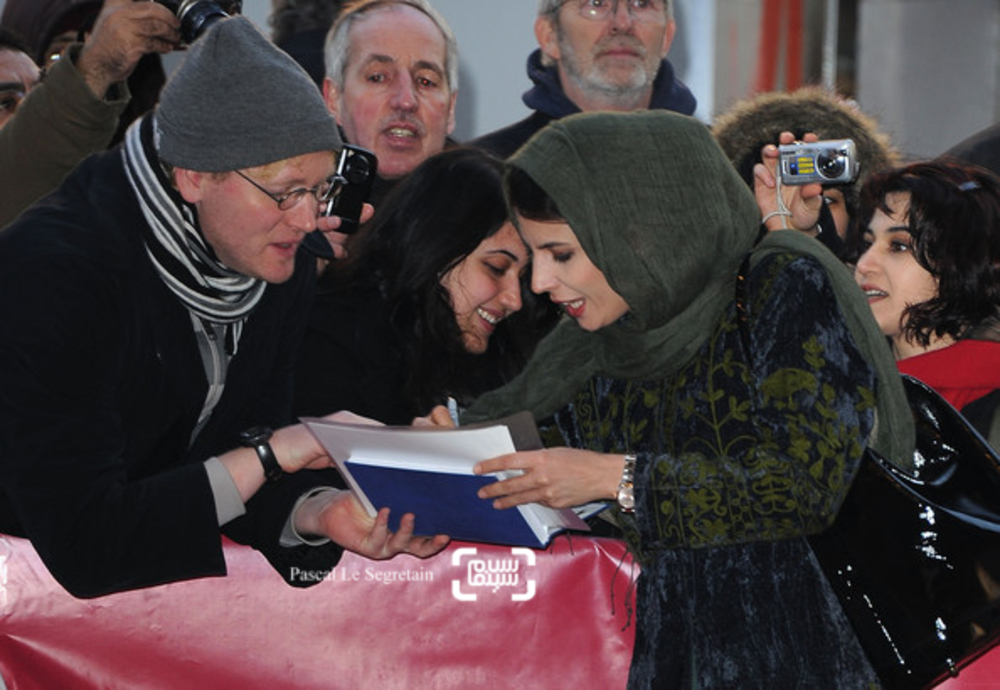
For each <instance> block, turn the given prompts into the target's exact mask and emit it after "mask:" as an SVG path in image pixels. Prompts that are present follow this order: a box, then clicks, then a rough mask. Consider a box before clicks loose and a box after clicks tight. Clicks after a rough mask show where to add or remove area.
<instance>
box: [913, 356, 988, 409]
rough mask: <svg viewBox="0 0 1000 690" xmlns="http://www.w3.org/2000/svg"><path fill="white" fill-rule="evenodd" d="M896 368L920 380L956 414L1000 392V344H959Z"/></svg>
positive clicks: (916, 357)
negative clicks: (980, 399)
mask: <svg viewBox="0 0 1000 690" xmlns="http://www.w3.org/2000/svg"><path fill="white" fill-rule="evenodd" d="M896 365H897V366H898V367H899V371H900V373H903V374H909V375H910V376H913V377H914V378H918V379H920V380H921V381H923V382H924V383H926V384H927V385H928V386H930V387H931V388H933V389H934V390H936V391H937V392H938V393H940V394H941V396H942V397H943V398H944V399H945V400H947V401H948V402H950V403H951V404H952V405H953V406H954V407H955V408H956V409H958V410H961V409H962V408H963V407H965V406H966V405H968V404H969V403H970V402H972V401H973V400H978V399H979V398H981V397H983V396H984V395H986V394H987V393H991V392H992V391H994V390H996V389H997V388H1000V342H993V341H990V340H959V341H958V342H957V343H955V344H954V345H949V346H948V347H946V348H942V349H940V350H934V351H932V352H926V353H924V354H922V355H915V356H913V357H907V358H906V359H901V360H899V361H898V362H896Z"/></svg>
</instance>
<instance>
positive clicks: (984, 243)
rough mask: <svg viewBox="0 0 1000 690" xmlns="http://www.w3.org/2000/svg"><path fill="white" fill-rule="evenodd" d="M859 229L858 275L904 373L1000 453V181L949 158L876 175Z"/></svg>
mask: <svg viewBox="0 0 1000 690" xmlns="http://www.w3.org/2000/svg"><path fill="white" fill-rule="evenodd" d="M858 231H859V232H858V234H859V235H861V236H862V240H861V244H860V246H859V247H858V248H857V250H856V251H857V253H858V254H860V256H859V258H858V260H857V266H856V268H855V278H856V280H857V282H858V284H859V285H860V286H861V288H862V289H863V290H864V291H865V294H866V295H867V297H868V302H869V304H870V305H871V308H872V312H873V313H874V315H875V319H876V321H878V323H879V326H880V327H881V329H882V333H884V334H885V335H886V336H887V337H888V338H889V340H890V343H891V344H892V351H893V354H894V355H895V357H896V360H897V365H898V366H899V369H900V371H901V372H903V373H904V374H910V375H912V376H915V377H916V378H918V379H921V380H922V381H924V382H925V383H927V384H928V385H929V386H931V387H932V388H934V389H935V390H937V391H938V392H939V393H940V394H941V395H942V396H943V397H944V398H945V399H946V400H948V401H949V402H950V403H951V404H952V405H954V406H955V407H956V408H958V409H959V410H960V411H962V412H963V413H964V414H965V415H966V416H967V417H968V418H969V420H970V421H971V422H972V423H973V424H974V425H975V426H976V427H977V428H978V429H979V430H980V431H981V432H982V433H983V434H984V435H987V436H989V437H990V441H991V442H992V443H993V445H994V447H1000V423H998V425H997V427H998V428H997V431H994V432H993V433H991V427H992V426H993V424H992V422H993V417H994V410H996V409H997V403H998V402H1000V393H997V392H996V391H997V389H1000V179H998V178H997V177H996V176H994V175H992V174H991V173H990V172H989V171H987V170H984V169H981V168H977V167H974V166H966V165H964V164H962V163H958V162H949V161H934V162H927V163H915V164H912V165H909V166H906V167H903V168H897V169H895V170H891V171H888V172H885V173H882V174H880V175H875V176H874V177H872V178H871V179H870V180H869V181H868V183H867V184H866V185H865V187H864V189H863V190H862V196H861V216H860V223H859V228H858Z"/></svg>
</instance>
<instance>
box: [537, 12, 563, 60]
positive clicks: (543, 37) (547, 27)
mask: <svg viewBox="0 0 1000 690" xmlns="http://www.w3.org/2000/svg"><path fill="white" fill-rule="evenodd" d="M535 39H536V40H537V41H538V47H539V48H541V49H542V54H543V55H545V56H546V57H548V58H549V59H550V60H553V61H558V60H559V59H560V58H561V57H562V55H560V53H559V36H558V35H557V32H556V26H555V22H554V20H553V19H552V17H551V16H549V15H545V16H543V17H538V18H537V19H535Z"/></svg>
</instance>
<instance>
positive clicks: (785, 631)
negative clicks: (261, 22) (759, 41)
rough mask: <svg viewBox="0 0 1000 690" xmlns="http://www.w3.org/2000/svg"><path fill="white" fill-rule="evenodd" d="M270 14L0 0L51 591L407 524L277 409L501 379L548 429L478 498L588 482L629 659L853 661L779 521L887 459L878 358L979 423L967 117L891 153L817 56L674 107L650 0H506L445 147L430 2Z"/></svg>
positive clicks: (289, 563)
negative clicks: (361, 167)
mask: <svg viewBox="0 0 1000 690" xmlns="http://www.w3.org/2000/svg"><path fill="white" fill-rule="evenodd" d="M272 26H273V29H274V33H273V35H271V36H268V35H266V34H265V33H264V31H262V30H261V28H259V27H256V26H255V25H254V24H253V23H252V22H251V21H250V20H248V19H246V18H245V17H242V16H238V15H234V16H231V17H226V18H222V19H219V20H218V21H213V22H211V23H210V24H209V25H207V26H205V27H204V29H203V30H202V33H201V35H200V36H198V37H197V38H196V39H195V40H193V41H191V43H190V45H188V46H185V54H184V57H183V59H182V61H181V63H180V66H179V67H178V68H177V69H176V70H175V71H174V72H173V73H172V74H171V75H170V76H169V78H168V79H165V80H164V79H162V78H161V76H162V70H161V69H160V70H158V69H157V68H156V66H155V65H154V66H153V67H152V68H149V69H145V68H142V67H141V66H142V65H143V64H148V63H149V62H150V61H151V60H152V61H154V62H155V61H156V60H158V56H159V55H161V54H164V53H167V52H170V51H172V50H175V49H177V48H178V47H179V45H180V44H181V42H182V41H181V36H180V30H181V25H180V21H179V20H178V17H177V16H175V14H174V12H173V11H172V10H171V9H169V8H168V7H167V6H165V5H164V4H161V3H156V2H151V3H145V2H144V3H139V2H131V0H104V2H103V3H101V2H96V1H92V0H91V1H87V0H61V1H60V0H49V2H48V3H39V2H38V0H7V2H6V4H5V7H4V12H3V16H2V18H0V188H2V189H3V193H2V195H0V226H2V229H0V319H2V320H3V322H4V323H5V324H7V325H8V327H7V328H5V329H3V331H2V334H0V382H2V383H0V532H4V533H8V534H15V535H22V536H26V537H27V538H29V539H30V540H31V542H32V544H33V545H34V547H35V548H36V549H37V551H38V553H39V555H40V556H41V558H42V559H43V561H44V562H45V564H46V566H47V567H48V568H49V569H50V571H51V572H52V574H53V575H54V576H55V577H56V579H57V580H58V581H59V582H60V584H62V585H63V586H64V587H65V588H66V589H67V590H68V591H70V592H71V593H72V594H74V595H76V596H80V597H91V596H100V595H103V594H107V593H111V592H117V591H122V590H127V589H135V588H141V587H148V586H151V585H155V584H159V583H164V582H171V581H177V580H183V579H188V578H196V577H204V576H209V575H216V574H221V573H223V572H224V571H225V563H224V560H223V558H222V545H221V541H220V534H224V535H226V536H228V537H230V538H232V539H234V540H236V541H237V542H240V543H244V544H248V545H251V546H253V547H254V548H255V549H257V550H259V551H260V552H261V553H262V554H263V555H264V556H265V557H266V558H267V559H268V561H270V562H271V563H272V565H273V566H274V568H275V569H276V570H277V571H278V572H279V573H280V574H281V575H282V576H283V577H284V578H285V579H286V580H287V581H288V582H289V583H290V584H293V585H297V586H304V585H305V584H312V583H303V582H301V581H295V579H294V578H293V577H292V572H294V571H298V570H301V569H304V568H310V569H313V570H325V571H329V570H330V569H331V568H333V567H335V565H336V563H337V561H338V559H339V558H340V556H341V554H342V553H343V552H344V551H345V550H350V551H353V552H356V553H358V554H361V555H363V556H366V557H368V558H373V559H385V558H392V557H394V556H396V555H398V554H404V553H405V554H411V555H414V556H418V557H431V556H433V555H435V554H437V553H438V552H440V551H441V550H442V549H443V548H445V546H446V545H447V543H448V535H425V534H422V533H421V532H420V530H419V524H420V516H419V515H412V514H408V515H406V516H404V517H403V519H402V520H401V521H400V522H399V528H398V530H397V531H395V532H393V531H390V530H389V527H388V525H389V510H388V509H387V508H382V509H381V510H379V512H378V514H377V515H375V516H371V515H369V514H368V513H367V512H366V511H365V509H364V508H363V507H362V506H361V504H360V503H359V502H358V500H357V499H356V498H355V497H354V495H353V494H352V493H351V492H350V491H349V490H348V489H347V488H345V485H344V482H343V481H342V479H341V477H340V476H339V475H338V473H337V472H336V471H335V470H334V469H333V468H332V461H331V458H329V457H328V456H327V455H326V454H325V452H324V451H323V449H322V447H321V446H320V445H319V444H318V443H317V441H316V440H315V439H314V438H313V436H312V435H311V434H310V433H309V432H308V430H307V429H306V428H305V427H304V426H303V425H301V424H298V423H296V419H297V418H299V417H300V416H323V415H330V416H331V417H332V418H334V419H347V420H351V421H364V422H366V423H387V424H410V423H413V424H422V425H438V426H452V425H454V424H455V412H456V410H455V409H454V405H455V403H457V405H458V407H459V417H460V420H461V422H462V423H463V424H464V423H466V422H478V421H485V420H489V419H493V418H499V417H503V416H506V415H509V414H513V413H515V412H518V411H520V410H524V409H527V410H530V411H531V412H532V413H533V415H534V416H535V419H536V422H537V423H538V426H539V429H540V431H541V433H542V437H543V439H544V440H545V446H546V447H545V448H544V449H541V450H535V451H524V452H519V453H514V454H512V455H507V456H503V457H500V458H490V459H484V460H483V462H481V463H480V464H479V465H478V466H477V472H480V473H492V472H500V471H507V470H517V471H519V472H518V473H517V474H516V475H515V476H513V477H510V478H507V479H504V480H501V481H497V482H494V483H492V484H489V485H487V486H486V487H485V488H483V489H482V490H481V491H480V493H479V497H480V498H481V499H482V500H484V501H492V503H493V505H494V507H495V508H496V509H497V510H506V509H510V508H512V507H514V506H517V505H521V504H525V503H541V504H543V505H547V506H549V507H552V508H566V507H573V506H577V505H581V504H585V503H591V502H605V503H606V504H607V506H608V509H607V510H606V511H605V515H604V518H603V520H604V522H606V523H608V524H610V525H611V529H612V530H613V532H612V533H613V534H615V535H616V536H620V537H622V538H623V539H625V540H626V541H627V543H628V545H629V547H630V549H631V550H632V552H633V554H635V556H636V558H637V559H638V561H639V562H640V563H641V565H642V571H641V575H640V576H639V580H638V584H637V590H636V611H637V618H636V626H637V627H636V643H635V650H634V655H633V661H632V667H631V672H630V678H629V683H630V686H631V687H636V688H639V687H656V688H659V687H680V686H688V685H691V686H695V687H698V686H702V685H705V686H723V687H727V686H732V685H734V684H736V683H738V681H740V680H741V679H747V678H753V679H755V681H757V682H759V683H760V684H762V685H763V684H767V685H771V686H778V687H783V686H785V685H788V684H793V685H799V686H802V685H808V686H810V687H811V686H824V685H829V684H830V682H831V679H836V685H838V686H840V687H860V686H866V685H869V684H871V683H877V682H878V679H877V677H876V676H875V674H874V672H873V670H872V667H871V665H870V664H869V662H868V660H867V659H866V657H865V653H864V650H863V649H862V647H861V645H860V643H859V641H858V638H857V636H856V635H855V633H854V632H853V630H852V628H851V626H850V624H849V622H848V621H847V619H846V617H845V614H844V612H843V611H842V610H841V609H840V607H839V604H838V600H837V598H836V595H835V594H834V592H833V590H832V589H831V587H830V585H829V583H828V582H827V579H826V577H825V576H824V574H823V572H822V569H821V567H820V565H819V563H818V561H817V559H816V557H815V556H814V555H813V554H812V552H811V550H810V546H809V542H808V537H809V536H810V535H813V534H816V533H819V532H822V531H823V530H824V529H825V528H826V527H828V526H829V525H830V524H831V522H832V521H833V520H834V519H835V517H836V514H837V510H838V508H839V506H840V505H841V503H842V502H843V499H844V496H845V495H846V493H847V491H848V490H849V489H850V487H851V483H852V479H853V477H854V476H855V473H856V472H857V470H858V467H859V464H860V463H861V462H862V459H863V456H864V453H865V451H866V449H872V450H875V451H877V452H878V453H879V454H880V455H881V456H883V457H885V458H887V459H888V460H889V461H890V462H892V463H893V464H894V465H896V466H897V468H898V469H899V470H900V471H903V472H907V471H910V470H912V469H913V462H914V460H913V452H914V443H915V441H914V431H913V422H912V417H911V415H910V410H909V407H908V403H907V399H906V394H905V391H904V388H903V385H902V381H901V378H900V376H899V373H900V372H903V373H906V374H910V375H912V376H914V377H916V378H919V379H921V380H922V381H924V382H926V383H927V384H929V385H930V386H931V387H932V388H934V389H935V390H937V391H939V392H940V393H941V394H942V395H943V396H944V397H945V398H946V399H947V400H948V401H949V402H950V403H951V404H952V405H954V406H955V407H956V408H957V409H958V410H960V411H961V412H962V413H963V414H964V415H965V416H966V417H967V418H968V419H969V421H970V422H971V423H972V424H973V425H974V426H975V427H976V428H977V429H978V430H979V431H980V432H981V433H982V434H983V436H984V437H986V438H987V439H989V441H990V442H991V443H993V445H994V446H995V447H998V448H1000V411H998V405H997V402H998V401H1000V375H998V374H997V372H998V371H1000V366H998V365H1000V314H998V309H1000V177H998V175H1000V160H998V155H997V152H998V149H1000V144H998V142H1000V132H998V130H997V128H996V127H993V128H991V129H989V130H987V131H985V132H982V133H976V134H974V135H972V136H970V138H969V139H968V140H967V141H965V142H963V143H962V144H960V145H958V146H957V147H955V148H953V149H952V150H950V151H947V152H946V153H943V155H942V156H941V157H939V158H937V159H935V160H927V161H906V160H904V157H903V156H902V154H901V153H900V152H899V151H897V150H896V149H895V148H894V146H893V144H892V142H891V139H890V137H888V136H887V135H886V134H885V133H884V132H883V131H881V130H880V128H879V125H878V123H877V122H876V121H875V120H874V119H873V118H871V117H869V116H868V115H866V114H865V113H864V112H863V111H862V110H861V109H860V108H859V107H858V105H857V104H855V103H853V102H851V101H849V100H847V99H846V98H844V97H842V96H840V95H837V94H832V93H830V92H828V91H825V90H822V89H820V88H817V87H809V88H803V89H800V90H798V91H795V92H793V93H772V94H761V95H757V96H755V97H753V98H750V99H748V100H746V101H743V102H741V103H738V104H736V105H735V106H733V107H732V108H730V109H728V110H727V111H726V112H724V113H720V114H719V115H718V116H717V118H716V119H715V120H714V121H713V122H712V123H709V124H708V125H706V124H705V123H702V122H700V121H698V120H696V119H694V118H693V117H692V113H693V112H694V111H695V107H696V100H695V96H694V94H692V93H691V91H690V90H689V89H688V88H687V86H686V85H685V84H684V83H683V82H682V81H681V80H680V79H679V78H678V77H677V75H676V74H675V72H674V69H673V66H672V65H671V63H670V60H669V59H668V58H667V53H668V51H669V49H670V46H671V44H672V42H673V39H674V36H675V32H676V31H677V26H676V22H675V19H674V16H673V8H672V3H671V2H670V0H628V1H619V0H615V1H614V2H603V1H598V0H540V1H539V4H538V15H537V19H536V22H535V35H536V38H537V41H538V48H537V49H536V50H535V51H534V52H533V53H532V54H531V55H530V56H529V58H528V63H527V65H528V67H527V69H528V75H527V76H528V78H529V80H530V82H531V84H532V86H531V88H530V89H529V90H528V91H527V92H526V93H525V94H524V103H525V105H526V106H527V107H528V108H529V109H530V110H531V111H532V112H531V114H530V115H529V116H528V117H527V118H525V119H524V120H522V121H520V122H516V123H513V124H511V125H509V126H506V127H503V128H501V129H499V130H497V131H495V132H491V133H487V134H484V135H482V136H479V137H477V138H476V139H474V140H472V141H469V142H458V141H455V140H454V139H453V137H452V134H453V131H454V127H455V112H456V107H457V104H458V99H459V83H458V65H459V52H458V42H457V39H456V36H455V34H454V32H453V31H452V30H451V28H450V27H449V26H448V23H447V21H446V20H445V18H444V17H443V16H442V15H441V14H440V13H439V12H438V11H436V10H435V9H434V8H433V7H432V4H431V2H429V1H428V0H350V1H349V2H327V3H315V2H309V0H275V11H274V14H273V16H272ZM278 46H282V47H284V48H285V49H286V50H287V51H288V52H286V50H282V49H281V48H279V47H278ZM157 65H158V62H157ZM158 75H159V76H158ZM43 76H44V79H43V78H42V77H43ZM826 139H852V140H853V141H854V142H855V143H856V145H857V155H858V159H859V161H860V170H861V173H860V175H859V176H858V177H857V178H856V179H852V180H850V181H847V182H837V183H835V184H821V183H819V182H814V183H811V184H806V185H790V184H782V181H781V180H782V175H781V174H780V171H779V151H778V147H779V146H780V145H782V144H790V143H792V142H795V141H806V142H815V141H818V140H826ZM344 144H351V145H355V146H360V147H362V148H365V149H368V150H369V151H371V152H372V153H374V154H375V156H376V157H377V160H378V166H377V177H376V179H375V183H374V185H373V187H372V192H371V194H370V197H369V199H368V202H369V203H367V204H366V206H365V209H364V212H363V214H362V217H361V219H360V230H359V231H358V232H356V233H349V232H346V231H345V230H346V228H344V227H342V226H341V221H340V219H339V218H338V217H337V216H336V215H327V214H326V213H325V211H324V209H327V208H329V206H330V202H331V201H332V200H333V199H335V198H336V197H337V195H338V194H340V193H342V191H343V187H344V185H345V184H350V183H349V182H347V181H345V180H344V179H342V178H341V177H338V175H337V174H336V170H337V161H338V155H339V153H340V151H341V149H342V147H343V146H344ZM595 171H614V172H613V173H612V174H600V175H598V174H595ZM448 401H450V402H451V403H452V409H450V410H449V409H447V408H446V407H445V403H446V402H448ZM998 501H1000V497H998Z"/></svg>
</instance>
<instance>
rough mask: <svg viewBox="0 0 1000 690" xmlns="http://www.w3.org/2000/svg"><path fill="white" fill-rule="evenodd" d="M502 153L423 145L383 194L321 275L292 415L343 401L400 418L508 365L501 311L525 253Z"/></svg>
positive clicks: (506, 310) (514, 294)
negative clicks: (379, 210)
mask: <svg viewBox="0 0 1000 690" xmlns="http://www.w3.org/2000/svg"><path fill="white" fill-rule="evenodd" d="M502 170H503V166H502V163H501V162H500V161H499V160H498V159H496V158H494V157H493V156H491V155H490V154H488V153H485V152H483V151H481V150H479V149H471V148H469V149H467V148H455V149H449V150H447V151H444V152H442V153H439V154H437V155H435V156H431V157H430V158H428V159H427V160H426V161H424V163H422V164H421V165H420V166H418V167H417V168H416V169H415V170H414V171H413V173H412V174H411V175H410V176H408V177H407V178H406V179H405V180H404V181H403V182H401V183H400V184H399V186H398V187H397V188H395V189H394V190H393V191H392V193H391V194H390V196H389V197H387V198H386V200H385V204H384V206H385V209H386V212H385V213H383V214H382V215H376V218H375V220H374V221H373V222H372V223H371V225H370V226H369V227H366V228H365V229H364V230H362V234H360V235H358V237H357V240H358V241H357V242H356V243H355V244H354V245H352V248H351V255H350V257H349V258H348V259H347V260H346V261H343V262H334V263H333V264H330V266H329V267H328V268H327V270H326V271H325V272H324V274H323V275H322V276H321V278H320V281H319V285H318V290H319V293H318V294H317V298H316V303H315V305H314V306H313V309H312V316H311V319H310V327H309V330H308V332H307V334H306V337H305V342H304V344H303V347H302V351H301V354H300V361H299V367H298V374H297V377H296V379H297V380H296V398H297V402H296V410H297V412H298V413H299V414H309V415H316V414H326V413H329V412H333V411H336V410H341V409H347V410H351V411H352V412H356V413H358V414H361V415H363V416H366V417H372V418H374V419H378V420H380V421H383V422H387V423H397V424H403V423H409V422H410V421H411V420H412V419H413V418H414V417H416V416H418V415H420V414H425V413H426V412H427V411H428V410H430V409H431V407H432V406H434V405H435V404H441V403H443V402H445V400H446V399H447V398H448V397H449V396H450V397H454V398H456V399H458V400H459V401H460V402H469V401H471V399H472V398H473V397H474V396H476V395H478V394H480V393H482V392H484V391H486V390H489V389H490V388H493V387H496V386H498V385H500V384H501V383H503V382H504V381H505V380H506V379H508V378H510V377H511V376H512V375H513V372H515V371H516V370H517V368H518V367H519V365H520V364H522V363H523V359H524V358H523V357H522V356H520V354H519V352H518V350H517V348H516V346H515V345H514V343H513V340H512V338H511V337H510V334H509V332H508V328H509V324H508V323H507V322H506V321H505V319H506V317H508V316H510V315H511V314H513V313H515V312H517V311H518V310H520V308H521V287H520V276H521V273H522V272H523V271H524V268H525V266H526V265H527V261H528V252H527V249H526V248H525V247H524V244H523V243H522V242H521V240H520V238H519V237H518V235H517V232H516V230H515V229H514V226H513V225H512V224H511V222H510V221H509V219H508V217H507V207H506V204H505V202H504V198H503V191H502V187H501V173H502Z"/></svg>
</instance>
